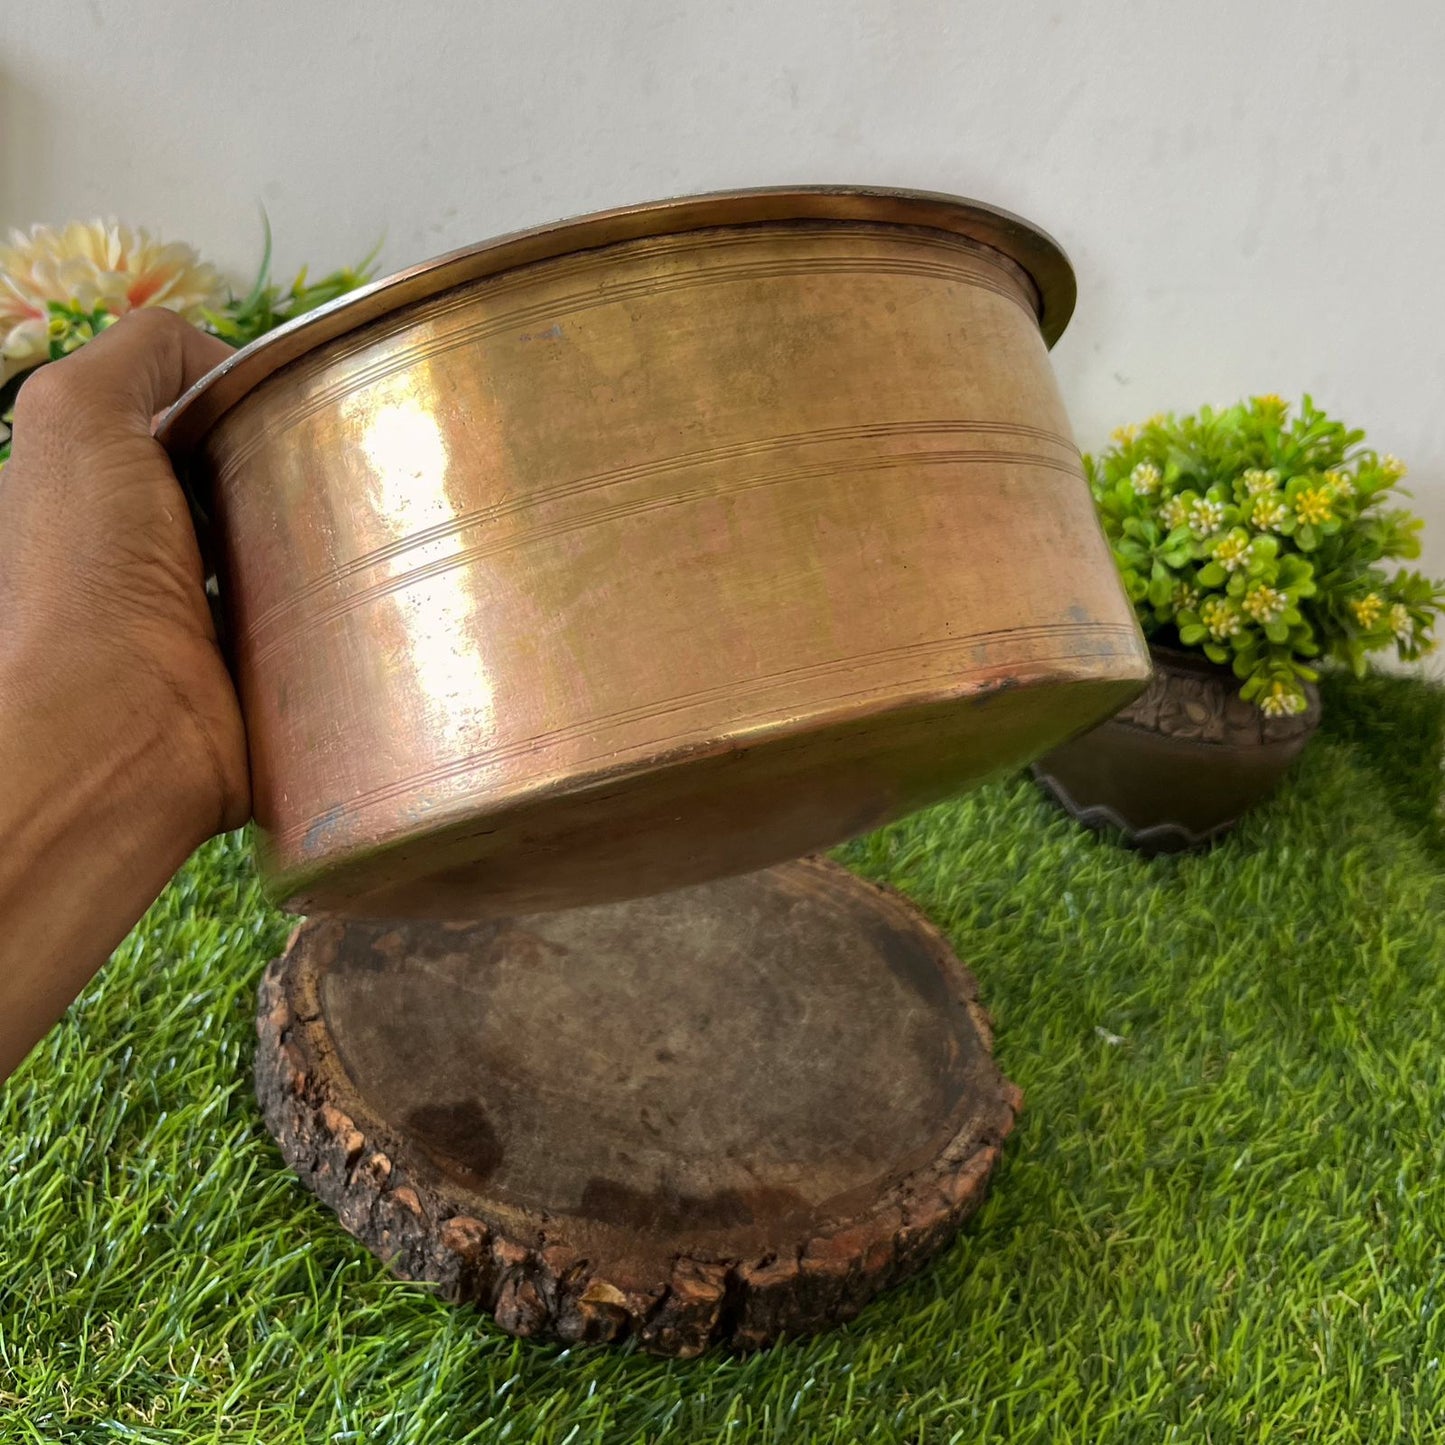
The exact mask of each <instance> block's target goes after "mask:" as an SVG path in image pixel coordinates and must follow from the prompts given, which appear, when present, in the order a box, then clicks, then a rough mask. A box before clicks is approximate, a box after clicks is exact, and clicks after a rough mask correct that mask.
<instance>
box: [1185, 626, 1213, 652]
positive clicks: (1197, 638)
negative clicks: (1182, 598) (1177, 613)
mask: <svg viewBox="0 0 1445 1445" xmlns="http://www.w3.org/2000/svg"><path fill="white" fill-rule="evenodd" d="M1208 636H1209V631H1208V629H1207V628H1206V627H1205V626H1204V625H1203V624H1202V623H1199V622H1192V623H1190V624H1189V625H1188V626H1187V627H1181V628H1180V629H1179V640H1180V642H1182V643H1183V644H1184V645H1185V646H1186V647H1195V646H1197V645H1198V644H1199V643H1201V642H1203V641H1204V639H1205V638H1206V637H1208Z"/></svg>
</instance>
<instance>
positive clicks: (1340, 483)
mask: <svg viewBox="0 0 1445 1445" xmlns="http://www.w3.org/2000/svg"><path fill="white" fill-rule="evenodd" d="M1325 481H1326V482H1327V483H1328V484H1329V485H1330V486H1331V487H1332V488H1333V489H1334V493H1335V496H1337V497H1353V496H1354V495H1355V484H1354V483H1353V482H1352V481H1351V480H1350V479H1349V477H1347V476H1346V475H1345V473H1344V472H1326V473H1325Z"/></svg>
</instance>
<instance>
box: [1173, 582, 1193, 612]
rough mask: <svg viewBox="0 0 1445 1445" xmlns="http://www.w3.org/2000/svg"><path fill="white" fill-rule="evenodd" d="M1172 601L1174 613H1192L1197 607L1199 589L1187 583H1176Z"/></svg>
mask: <svg viewBox="0 0 1445 1445" xmlns="http://www.w3.org/2000/svg"><path fill="white" fill-rule="evenodd" d="M1173 600H1174V610H1175V611H1176V612H1193V611H1194V609H1195V608H1196V607H1198V606H1199V589H1198V588H1197V587H1191V586H1190V585H1189V583H1187V582H1176V583H1175V584H1174V599H1173Z"/></svg>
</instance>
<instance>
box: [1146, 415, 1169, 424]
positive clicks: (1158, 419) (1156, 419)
mask: <svg viewBox="0 0 1445 1445" xmlns="http://www.w3.org/2000/svg"><path fill="white" fill-rule="evenodd" d="M1168 420H1169V418H1168V417H1166V416H1165V415H1164V413H1163V412H1162V411H1156V412H1155V413H1154V415H1153V416H1151V417H1150V418H1149V419H1148V420H1147V421H1146V422H1145V423H1144V425H1145V426H1163V425H1164V423H1165V422H1166V421H1168Z"/></svg>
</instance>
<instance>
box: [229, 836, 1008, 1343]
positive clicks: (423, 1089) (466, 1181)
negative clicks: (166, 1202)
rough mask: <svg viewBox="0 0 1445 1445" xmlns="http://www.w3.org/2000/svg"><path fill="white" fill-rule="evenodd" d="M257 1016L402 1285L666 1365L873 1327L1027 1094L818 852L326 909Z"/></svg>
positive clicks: (309, 1135) (309, 1146) (308, 1142)
mask: <svg viewBox="0 0 1445 1445" xmlns="http://www.w3.org/2000/svg"><path fill="white" fill-rule="evenodd" d="M257 1028H258V1032H259V1036H260V1038H259V1045H258V1049H257V1054H256V1089H257V1094H258V1097H259V1098H260V1101H261V1105H262V1108H263V1110H264V1112H265V1116H266V1122H267V1124H268V1126H269V1127H270V1129H271V1132H272V1133H273V1134H274V1135H275V1137H276V1139H277V1141H278V1142H279V1144H280V1146H281V1150H282V1152H283V1153H284V1154H285V1156H286V1159H287V1161H288V1162H289V1163H290V1165H291V1166H292V1168H294V1169H295V1170H296V1171H297V1173H298V1174H299V1175H300V1177H301V1179H302V1180H303V1181H304V1182H305V1183H306V1184H307V1185H308V1186H310V1187H311V1188H312V1189H314V1190H315V1191H316V1193H317V1194H318V1195H319V1196H320V1197H321V1198H322V1199H323V1200H324V1201H325V1202H326V1203H327V1204H328V1205H330V1206H331V1207H332V1208H333V1209H334V1210H335V1211H336V1213H337V1215H338V1216H339V1217H340V1220H341V1223H342V1224H343V1226H344V1227H345V1228H346V1229H348V1230H349V1231H350V1232H351V1233H352V1234H353V1235H355V1236H356V1237H357V1238H358V1239H360V1240H361V1241H363V1242H364V1243H365V1244H366V1245H367V1246H368V1247H370V1248H371V1249H372V1250H374V1251H375V1252H376V1253H377V1254H378V1255H379V1256H380V1257H381V1258H382V1259H384V1260H386V1261H387V1262H388V1263H389V1265H390V1266H391V1268H392V1269H393V1270H395V1271H396V1272H397V1273H398V1274H400V1275H402V1276H403V1277H405V1278H408V1279H416V1280H426V1281H430V1282H432V1283H433V1284H435V1285H436V1286H438V1287H439V1288H440V1290H441V1291H442V1292H443V1293H444V1294H445V1295H446V1296H447V1297H448V1298H450V1299H453V1300H457V1301H471V1302H475V1303H477V1304H479V1305H481V1306H482V1307H484V1308H485V1309H488V1310H490V1311H491V1312H492V1313H493V1314H494V1315H495V1317H496V1319H497V1322H498V1323H499V1324H500V1325H501V1326H502V1327H503V1328H504V1329H507V1330H510V1331H512V1332H513V1333H515V1334H518V1335H539V1336H551V1337H554V1338H558V1339H562V1340H568V1341H612V1340H621V1339H623V1338H625V1337H626V1336H628V1335H636V1336H637V1338H638V1340H639V1341H640V1343H641V1344H642V1346H643V1347H644V1348H646V1349H649V1350H652V1351H655V1352H657V1353H659V1354H669V1355H694V1354H697V1353H699V1352H700V1351H701V1350H703V1349H705V1348H706V1347H707V1346H709V1345H710V1344H713V1343H721V1342H729V1343H732V1344H735V1345H741V1346H757V1345H762V1344H765V1343H767V1342H769V1341H771V1340H773V1339H775V1338H776V1337H777V1336H778V1335H779V1334H781V1333H783V1332H785V1331H786V1332H789V1333H792V1332H802V1331H810V1330H815V1329H819V1328H821V1327H824V1326H827V1325H829V1324H833V1323H835V1322H838V1321H841V1320H845V1319H848V1318H851V1317H852V1316H853V1315H854V1314H856V1313H857V1311H858V1310H859V1309H860V1308H861V1307H862V1305H863V1303H864V1302H865V1301H866V1300H867V1299H869V1298H870V1297H871V1296H872V1295H873V1294H875V1293H876V1292H877V1291H878V1290H879V1289H882V1288H883V1287H885V1286H886V1285H888V1284H890V1283H892V1282H893V1281H895V1280H897V1279H899V1278H901V1277H902V1276H904V1275H906V1274H908V1273H910V1272H911V1271H913V1270H915V1269H917V1268H918V1267H919V1266H920V1265H921V1264H922V1263H923V1262H924V1261H925V1260H926V1259H928V1258H929V1257H930V1256H931V1255H933V1254H935V1253H936V1252H937V1251H938V1250H939V1249H941V1248H942V1247H943V1246H944V1244H945V1243H947V1241H948V1240H949V1238H950V1237H951V1235H952V1233H953V1231H954V1230H955V1229H956V1228H957V1226H958V1225H959V1224H960V1223H961V1222H962V1221H963V1220H964V1219H966V1218H967V1217H968V1216H969V1215H970V1214H971V1213H972V1212H973V1211H974V1210H975V1209H976V1208H977V1207H978V1205H979V1203H980V1202H981V1201H982V1198H983V1194H984V1189H985V1186H986V1184H987V1181H988V1176H989V1174H990V1172H991V1170H992V1168H993V1165H994V1161H995V1159H996V1158H997V1156H998V1150H999V1145H1000V1144H1001V1143H1002V1141H1003V1139H1004V1138H1005V1136H1006V1135H1007V1134H1008V1133H1009V1131H1010V1130H1011V1129H1012V1127H1013V1123H1014V1118H1015V1115H1016V1113H1017V1112H1018V1109H1019V1106H1020V1096H1019V1093H1018V1091H1017V1089H1015V1088H1014V1086H1013V1085H1012V1084H1010V1083H1009V1082H1008V1080H1006V1079H1005V1078H1004V1077H1003V1075H1002V1074H1001V1073H1000V1072H999V1070H998V1068H997V1066H996V1065H995V1064H994V1061H993V1057H992V1052H991V1050H992V1041H991V1036H990V1033H989V1028H988V1020H987V1017H986V1015H985V1014H984V1013H983V1011H982V1009H981V1008H980V1007H979V1004H978V1002H977V985H976V984H975V982H974V979H973V977H972V975H971V974H970V973H969V972H968V970H967V969H965V968H964V967H963V966H962V965H961V964H960V963H959V961H958V960H957V958H955V957H954V955H953V953H952V951H951V950H950V949H949V947H948V945H947V943H946V942H945V941H944V939H943V937H942V936H941V935H940V934H939V933H938V932H937V930H936V929H934V928H933V927H932V926H931V925H930V924H929V923H928V922H927V920H925V919H924V918H923V917H922V916H921V915H920V914H919V913H918V911H917V910H916V909H915V908H914V907H913V906H912V905H910V904H909V903H907V902H906V901H905V900H904V899H902V898H901V897H900V896H898V895H897V894H894V893H891V892H889V891H887V890H885V889H882V888H879V887H876V886H874V885H873V884H870V883H866V882H864V881H863V880H861V879H859V878H856V877H854V876H853V875H852V874H850V873H848V872H846V871H845V870H844V869H842V868H840V867H838V866H836V865H835V864H832V863H829V862H824V861H821V860H817V859H807V860H803V861H800V862H797V863H789V864H785V865H783V866H781V867H778V868H772V869H769V870H768V871H766V872H763V873H756V874H752V875H750V876H747V877H743V878H732V879H727V880H724V881H722V882H717V883H711V884H707V885H705V886H703V887H699V888H693V889H689V890H687V891H686V892H681V893H673V894H668V895H664V896H662V897H657V898H649V899H642V900H639V901H636V902H631V903H623V904H611V905H607V906H603V907H596V908H585V909H578V910H575V911H573V912H568V913H556V914H549V915H545V916H536V917H523V918H512V919H507V920H503V921H493V922H487V923H476V924H472V923H468V924H427V923H416V922H407V923H386V922H377V923H366V922H348V923H342V922H339V921H336V920H328V919H313V920H311V921H309V922H307V923H304V924H302V925H301V926H300V927H299V928H298V929H297V930H296V932H295V933H294V934H293V935H292V938H291V941H290V943H289V944H288V945H287V948H286V952H285V953H284V954H283V955H282V957H280V958H279V959H277V960H275V961H274V962H273V963H272V964H271V965H270V967H269V968H268V969H267V971H266V975H265V978H264V980H263V982H262V985H261V991H260V1009H259V1015H258V1019H257Z"/></svg>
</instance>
